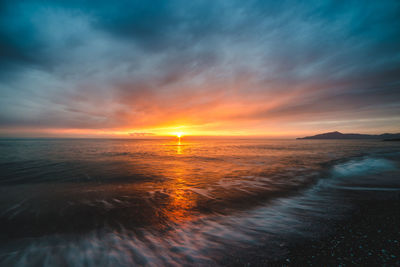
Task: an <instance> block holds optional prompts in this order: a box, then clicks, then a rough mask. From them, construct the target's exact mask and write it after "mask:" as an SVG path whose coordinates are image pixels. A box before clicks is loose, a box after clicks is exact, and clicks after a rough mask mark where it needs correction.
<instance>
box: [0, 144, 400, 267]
mask: <svg viewBox="0 0 400 267" xmlns="http://www.w3.org/2000/svg"><path fill="white" fill-rule="evenodd" d="M399 170H400V143H398V142H382V141H376V140H259V139H229V140H209V139H207V140H206V139H202V140H201V139H199V140H195V139H187V140H186V139H185V138H183V139H182V140H181V141H180V142H178V141H177V140H172V139H171V140H111V139H108V140H106V139H19V140H16V139H14V140H13V139H9V140H8V139H2V140H0V238H1V242H0V265H1V266H132V265H148V266H176V265H200V266H201V265H207V266H208V265H218V264H220V263H221V262H223V261H224V260H225V259H227V258H229V257H231V256H232V254H234V253H240V252H245V251H250V250H251V249H252V248H254V247H257V246H260V245H262V246H263V247H264V248H265V249H264V253H265V255H266V257H270V258H271V259H273V258H274V257H280V256H281V255H284V253H285V247H286V246H287V245H288V244H290V243H291V242H295V240H298V239H302V238H313V237H316V236H318V235H322V234H324V233H326V232H327V231H329V222H330V221H332V220H336V219H339V218H341V217H343V216H348V213H349V211H350V210H351V207H352V203H353V202H354V201H356V200H357V199H360V198H361V199H362V198H368V194H370V193H371V192H382V193H383V194H384V193H385V192H400V175H399V173H400V171H399Z"/></svg>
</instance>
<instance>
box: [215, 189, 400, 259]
mask: <svg viewBox="0 0 400 267" xmlns="http://www.w3.org/2000/svg"><path fill="white" fill-rule="evenodd" d="M375 195H376V196H377V197H376V198H375V199H372V200H371V199H370V200H366V199H364V200H359V201H357V203H355V206H354V209H353V210H352V214H351V215H350V216H347V217H345V218H343V219H340V220H337V221H336V220H335V221H333V222H330V223H332V225H330V228H331V230H330V231H329V233H328V234H326V235H323V234H322V235H321V236H319V237H317V238H311V239H301V240H293V242H292V243H291V244H288V245H286V246H285V250H286V251H287V253H285V254H284V255H279V256H275V257H271V255H268V253H267V250H266V249H265V248H263V247H262V246H261V247H257V248H254V249H253V250H252V251H245V252H244V253H243V254H242V255H237V256H233V257H231V258H230V259H228V258H224V259H223V260H222V261H221V262H220V264H221V265H224V266H354V265H357V266H400V212H399V211H400V192H393V193H391V194H389V195H384V194H380V193H377V194H375Z"/></svg>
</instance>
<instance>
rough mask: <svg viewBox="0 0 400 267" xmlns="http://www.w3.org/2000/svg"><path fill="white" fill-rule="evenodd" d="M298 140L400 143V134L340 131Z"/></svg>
mask: <svg viewBox="0 0 400 267" xmlns="http://www.w3.org/2000/svg"><path fill="white" fill-rule="evenodd" d="M296 139H377V140H384V141H399V140H400V133H395V134H391V133H384V134H357V133H348V134H346V133H341V132H338V131H335V132H329V133H323V134H317V135H313V136H306V137H299V138H296Z"/></svg>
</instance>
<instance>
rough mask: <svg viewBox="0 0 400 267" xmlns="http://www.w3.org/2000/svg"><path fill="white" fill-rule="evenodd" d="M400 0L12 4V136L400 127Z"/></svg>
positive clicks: (0, 30) (4, 12)
mask: <svg viewBox="0 0 400 267" xmlns="http://www.w3.org/2000/svg"><path fill="white" fill-rule="evenodd" d="M399 18H400V2H399V1H397V0H393V1H390V0H382V1H358V0H357V1H351V0H349V1H320V0H318V1H265V0H260V1H253V0H249V1H239V0H229V1H224V0H220V1H215V0H192V1H187V0H176V1H174V0H173V1H167V0H152V1H125V0H120V1H104V0H97V1H76V0H60V1H57V0H53V1H44V0H41V1H39V0H26V1H18V0H9V1H4V0H2V1H0V136H3V137H5V136H6V137H41V136H43V137H48V136H55V137H107V136H110V137H115V136H116V137H130V138H131V137H140V138H142V137H157V136H165V135H174V134H175V133H177V132H182V133H183V134H184V135H202V136H268V137H297V136H303V135H309V134H316V133H321V132H327V131H333V130H338V131H342V132H360V133H371V134H374V133H383V132H400V19H399Z"/></svg>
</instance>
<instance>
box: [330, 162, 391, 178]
mask: <svg viewBox="0 0 400 267" xmlns="http://www.w3.org/2000/svg"><path fill="white" fill-rule="evenodd" d="M392 170H396V165H395V164H394V163H393V162H392V161H390V160H387V159H381V158H364V159H361V160H351V161H349V162H346V163H341V164H338V165H336V166H335V167H334V168H333V175H334V176H339V177H345V176H357V175H366V174H379V173H381V172H385V171H392Z"/></svg>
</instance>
